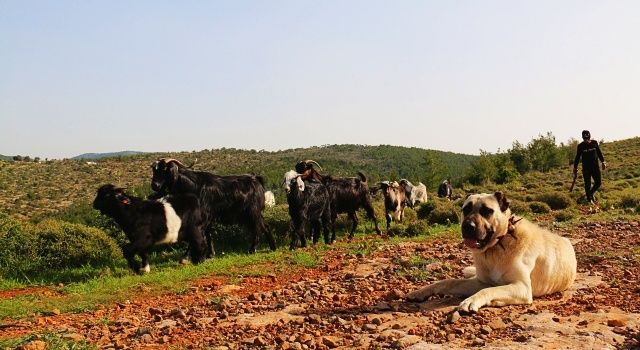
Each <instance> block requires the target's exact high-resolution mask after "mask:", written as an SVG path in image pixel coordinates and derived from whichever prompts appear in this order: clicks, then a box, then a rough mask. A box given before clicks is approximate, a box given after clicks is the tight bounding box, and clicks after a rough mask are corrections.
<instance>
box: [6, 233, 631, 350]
mask: <svg viewBox="0 0 640 350" xmlns="http://www.w3.org/2000/svg"><path fill="white" fill-rule="evenodd" d="M559 233H560V234H562V235H564V236H567V237H569V238H570V239H571V240H572V241H573V243H574V246H575V249H576V253H577V255H578V271H579V276H578V279H577V281H576V283H575V285H574V287H573V288H572V289H571V290H569V291H566V292H564V293H556V294H553V295H549V296H546V297H543V298H537V299H535V300H534V303H533V304H532V305H527V306H508V307H502V308H484V309H481V311H480V312H479V313H476V314H460V313H458V312H456V311H455V306H456V305H457V304H458V303H459V302H460V301H461V300H460V299H457V298H452V297H434V298H431V299H430V300H428V301H426V302H424V303H410V302H407V301H405V300H404V295H405V294H406V293H407V292H409V291H411V290H413V289H415V288H417V287H419V286H423V285H425V284H427V283H431V282H433V281H437V280H440V279H443V278H451V277H462V273H461V270H462V268H463V267H466V266H468V265H470V264H471V256H470V254H469V253H468V252H467V251H466V250H465V248H464V247H463V245H462V244H461V243H460V240H451V239H438V240H430V241H426V242H424V243H402V244H399V245H392V244H382V245H379V246H375V247H374V249H373V251H372V252H371V253H370V254H369V253H366V254H363V253H362V252H354V251H351V252H347V251H343V250H339V249H338V250H334V251H331V253H330V254H329V255H328V256H326V258H325V259H324V261H323V263H322V265H321V267H319V268H315V269H307V270H303V271H300V273H299V274H296V275H295V276H279V275H278V276H276V275H272V276H268V277H263V278H244V279H241V280H240V281H235V283H234V284H231V283H230V281H229V280H225V279H222V278H217V277H211V278H207V279H203V280H199V281H196V282H194V283H193V284H192V285H191V286H190V288H189V289H188V292H186V293H182V294H178V295H175V294H170V295H162V296H158V297H147V298H140V299H136V300H130V301H126V302H124V303H120V304H117V305H111V306H105V307H104V308H103V309H99V310H96V311H94V312H91V313H85V314H61V315H52V316H45V317H39V318H37V319H35V320H33V321H18V322H15V321H14V322H13V323H10V324H8V323H7V324H5V325H4V329H0V334H2V333H5V335H11V336H16V335H19V334H29V333H32V332H43V331H47V332H54V333H57V334H60V335H61V336H62V337H64V338H66V339H73V340H77V341H86V342H89V343H92V344H95V345H96V346H98V347H99V348H103V349H129V348H135V349H138V348H165V349H175V348H187V349H199V348H212V349H249V348H267V349H333V348H349V349H352V348H357V349H378V348H383V349H386V348H394V349H436V348H438V349H439V348H447V349H462V348H469V347H483V348H487V349H493V348H496V349H497V348H501V349H505V348H506V349H522V348H540V349H576V348H585V349H637V348H640V330H639V329H640V326H639V325H640V284H639V283H638V282H639V277H638V276H639V275H640V222H628V221H616V222H608V223H585V224H579V225H578V226H576V227H574V228H572V229H571V231H570V232H559ZM362 245H363V247H365V248H366V247H368V246H369V245H368V243H367V241H366V240H364V241H362ZM363 250H365V249H363ZM9 297H10V296H9ZM0 336H1V335H0ZM38 342H39V341H38V340H35V341H33V342H31V343H29V344H27V345H26V346H24V348H25V349H37V348H39V347H40V346H42V344H41V343H38Z"/></svg>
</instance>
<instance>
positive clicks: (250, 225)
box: [151, 159, 276, 256]
mask: <svg viewBox="0 0 640 350" xmlns="http://www.w3.org/2000/svg"><path fill="white" fill-rule="evenodd" d="M151 168H152V169H153V178H152V180H151V188H152V189H153V190H154V191H156V192H158V193H160V194H164V193H171V194H179V193H192V194H195V195H197V196H198V198H199V199H200V206H201V208H202V213H203V218H204V222H205V234H206V238H207V243H208V255H209V256H212V255H214V254H215V250H214V248H213V240H212V237H211V232H210V229H209V228H210V225H211V224H212V223H213V222H219V223H222V224H238V225H240V226H243V227H245V228H246V229H247V230H248V231H250V232H251V233H252V238H251V242H250V247H249V252H250V253H255V251H256V247H257V245H258V239H259V237H260V236H261V235H262V234H265V235H266V236H267V240H268V243H269V246H270V248H271V250H275V249H276V243H275V240H274V239H273V235H272V234H271V232H270V231H269V230H268V229H267V226H266V225H265V222H264V218H263V217H262V210H263V209H264V205H265V204H264V179H263V178H262V177H261V176H256V175H232V176H220V175H214V174H211V173H208V172H205V171H195V170H191V169H189V168H188V167H186V166H185V165H184V164H182V163H180V162H179V161H177V160H175V159H160V160H158V161H156V162H154V163H153V164H152V165H151Z"/></svg>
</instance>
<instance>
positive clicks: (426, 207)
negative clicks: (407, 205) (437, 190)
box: [416, 199, 438, 219]
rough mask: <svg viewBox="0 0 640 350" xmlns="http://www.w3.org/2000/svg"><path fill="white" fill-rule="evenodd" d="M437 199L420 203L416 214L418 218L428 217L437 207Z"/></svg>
mask: <svg viewBox="0 0 640 350" xmlns="http://www.w3.org/2000/svg"><path fill="white" fill-rule="evenodd" d="M437 201H438V200H436V199H434V200H430V201H428V202H425V203H420V204H419V205H418V207H417V208H416V214H417V216H418V218H419V219H426V218H427V217H429V214H431V212H432V211H433V210H434V209H435V208H436V202H437Z"/></svg>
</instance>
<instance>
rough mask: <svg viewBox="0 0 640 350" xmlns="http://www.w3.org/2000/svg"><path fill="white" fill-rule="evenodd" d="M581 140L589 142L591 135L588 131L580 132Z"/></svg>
mask: <svg viewBox="0 0 640 350" xmlns="http://www.w3.org/2000/svg"><path fill="white" fill-rule="evenodd" d="M582 139H583V140H585V141H589V140H591V133H590V132H589V130H582Z"/></svg>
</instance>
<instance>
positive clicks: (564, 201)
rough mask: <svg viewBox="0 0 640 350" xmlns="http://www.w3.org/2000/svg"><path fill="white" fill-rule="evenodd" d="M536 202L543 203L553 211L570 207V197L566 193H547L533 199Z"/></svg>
mask: <svg viewBox="0 0 640 350" xmlns="http://www.w3.org/2000/svg"><path fill="white" fill-rule="evenodd" d="M535 200H536V201H538V202H545V203H547V204H548V205H549V207H550V208H551V209H553V210H558V209H566V208H568V207H570V206H571V203H572V200H571V197H570V196H569V195H568V194H566V193H561V192H547V193H543V194H539V195H537V196H536V197H535Z"/></svg>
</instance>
